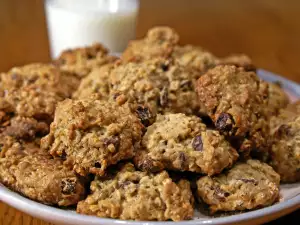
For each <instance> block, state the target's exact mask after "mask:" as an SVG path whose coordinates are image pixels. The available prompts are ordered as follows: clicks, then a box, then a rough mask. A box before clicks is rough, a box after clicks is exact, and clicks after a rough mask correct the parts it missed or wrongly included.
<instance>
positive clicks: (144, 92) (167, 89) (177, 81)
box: [109, 58, 200, 114]
mask: <svg viewBox="0 0 300 225" xmlns="http://www.w3.org/2000/svg"><path fill="white" fill-rule="evenodd" d="M197 78H198V74H197V73H195V72H194V71H190V70H188V69H185V68H184V67H182V66H180V65H178V64H173V63H170V62H169V61H168V60H164V59H161V58H156V59H153V60H144V61H143V62H130V63H127V64H121V65H119V66H117V67H116V68H114V69H113V70H112V71H111V74H110V78H109V79H110V83H111V85H112V86H111V94H112V95H113V96H115V97H116V98H117V100H118V98H119V97H122V100H124V101H126V100H128V102H131V103H136V104H139V105H145V106H147V107H149V108H150V109H151V111H152V112H153V113H166V112H174V113H178V112H182V113H186V114H193V113H197V112H198V111H199V108H200V106H199V103H198V100H197V94H196V92H195V85H196V80H197Z"/></svg>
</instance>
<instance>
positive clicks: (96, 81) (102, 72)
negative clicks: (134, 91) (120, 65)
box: [73, 64, 113, 99]
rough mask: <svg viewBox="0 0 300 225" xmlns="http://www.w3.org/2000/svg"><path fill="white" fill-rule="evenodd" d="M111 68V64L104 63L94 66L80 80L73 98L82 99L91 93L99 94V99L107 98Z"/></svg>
mask: <svg viewBox="0 0 300 225" xmlns="http://www.w3.org/2000/svg"><path fill="white" fill-rule="evenodd" d="M112 68H113V64H105V65H103V66H100V67H98V68H94V69H93V70H92V71H91V72H90V73H89V74H88V75H87V76H86V77H84V78H83V79H82V80H81V82H80V85H79V87H78V89H77V91H76V92H75V93H74V94H73V98H74V99H84V98H88V97H90V96H91V95H93V94H99V97H100V98H101V99H109V93H110V84H109V76H110V71H111V70H112Z"/></svg>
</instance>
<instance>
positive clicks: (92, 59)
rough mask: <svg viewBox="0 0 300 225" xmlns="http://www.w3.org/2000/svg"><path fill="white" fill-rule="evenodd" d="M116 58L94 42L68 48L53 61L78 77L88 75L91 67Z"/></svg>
mask: <svg viewBox="0 0 300 225" xmlns="http://www.w3.org/2000/svg"><path fill="white" fill-rule="evenodd" d="M116 59H117V58H116V57H114V56H110V55H109V54H108V50H107V49H106V48H105V47H104V46H103V45H101V44H99V43H96V44H93V45H91V46H88V47H84V48H75V49H68V50H65V51H63V52H62V53H61V55H60V56H59V57H58V58H57V59H56V60H55V61H54V64H56V65H58V66H59V67H60V68H61V70H63V71H67V72H70V73H72V74H75V75H76V76H77V77H79V78H83V77H85V76H86V75H88V74H89V73H90V72H91V70H92V69H93V68H96V67H99V66H102V65H104V64H106V63H111V62H113V61H115V60H116Z"/></svg>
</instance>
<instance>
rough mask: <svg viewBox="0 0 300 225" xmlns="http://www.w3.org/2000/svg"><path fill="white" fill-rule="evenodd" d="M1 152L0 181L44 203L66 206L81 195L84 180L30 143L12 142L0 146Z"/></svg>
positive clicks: (78, 199) (74, 201) (82, 195)
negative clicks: (0, 147) (9, 144)
mask: <svg viewBox="0 0 300 225" xmlns="http://www.w3.org/2000/svg"><path fill="white" fill-rule="evenodd" d="M3 152H5V154H3ZM1 155H2V156H3V157H2V158H0V181H1V183H2V184H4V185H5V186H7V187H9V188H11V189H12V190H14V191H16V192H19V193H21V194H22V195H24V196H26V197H28V198H30V199H33V200H35V201H38V202H41V203H44V204H48V205H59V206H69V205H74V204H76V203H77V202H78V201H80V200H81V199H83V197H84V194H85V189H84V182H83V181H82V180H81V179H80V178H79V177H77V176H76V175H75V173H74V172H73V171H72V169H70V168H68V167H67V166H65V165H64V164H63V162H62V161H61V160H60V159H57V158H56V159H55V158H52V156H50V155H49V154H48V153H47V152H46V151H43V150H41V149H39V148H38V147H37V146H35V145H34V144H31V143H26V144H24V143H23V144H22V143H19V142H13V144H12V145H11V146H2V153H1Z"/></svg>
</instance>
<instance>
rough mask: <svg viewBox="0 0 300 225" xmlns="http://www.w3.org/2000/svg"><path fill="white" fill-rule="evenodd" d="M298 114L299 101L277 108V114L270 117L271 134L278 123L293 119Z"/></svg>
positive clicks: (299, 113) (278, 125)
mask: <svg viewBox="0 0 300 225" xmlns="http://www.w3.org/2000/svg"><path fill="white" fill-rule="evenodd" d="M298 115H300V101H296V102H294V103H290V104H288V105H287V107H286V108H284V109H281V110H279V113H278V115H275V116H272V117H271V119H270V131H271V134H274V132H275V131H276V130H277V129H278V128H279V127H280V125H283V124H286V123H288V122H291V121H293V120H295V118H296V117H297V116H298Z"/></svg>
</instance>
